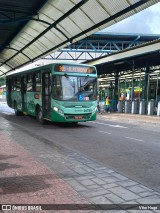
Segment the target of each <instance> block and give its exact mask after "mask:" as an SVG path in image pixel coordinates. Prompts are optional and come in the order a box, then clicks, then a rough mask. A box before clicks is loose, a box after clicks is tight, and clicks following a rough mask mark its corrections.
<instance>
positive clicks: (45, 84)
mask: <svg viewBox="0 0 160 213" xmlns="http://www.w3.org/2000/svg"><path fill="white" fill-rule="evenodd" d="M50 87H51V84H50V72H45V73H42V113H43V116H49V115H50V110H51V89H50Z"/></svg>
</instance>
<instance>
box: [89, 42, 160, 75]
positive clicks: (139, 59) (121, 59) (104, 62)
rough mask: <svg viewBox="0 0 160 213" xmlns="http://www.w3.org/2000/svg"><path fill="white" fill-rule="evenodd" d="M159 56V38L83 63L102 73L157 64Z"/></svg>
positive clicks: (159, 63)
mask: <svg viewBox="0 0 160 213" xmlns="http://www.w3.org/2000/svg"><path fill="white" fill-rule="evenodd" d="M159 58H160V39H157V40H154V41H151V42H147V43H145V44H141V45H139V46H136V47H132V48H128V49H125V50H122V51H119V52H116V53H113V54H110V55H108V56H104V57H101V58H98V59H94V60H90V61H87V62H85V63H87V64H90V65H94V66H96V67H97V69H98V74H99V75H102V74H111V73H113V72H116V71H118V72H119V71H122V70H123V71H127V70H133V69H141V68H143V67H146V66H159V65H160V61H159Z"/></svg>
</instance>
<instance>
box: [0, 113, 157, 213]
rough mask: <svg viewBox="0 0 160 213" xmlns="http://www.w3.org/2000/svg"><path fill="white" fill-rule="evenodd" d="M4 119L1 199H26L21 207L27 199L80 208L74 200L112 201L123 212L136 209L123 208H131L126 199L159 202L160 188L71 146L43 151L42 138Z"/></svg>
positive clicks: (20, 201)
mask: <svg viewBox="0 0 160 213" xmlns="http://www.w3.org/2000/svg"><path fill="white" fill-rule="evenodd" d="M107 116H108V115H107ZM0 122H1V131H0V138H1V140H0V147H1V149H0V171H1V173H0V203H1V204H13V205H15V204H22V206H23V208H24V206H25V204H27V205H29V204H30V205H36V206H37V205H39V206H38V207H37V208H41V205H42V204H71V205H72V204H73V205H72V206H71V208H73V209H74V208H75V207H76V206H74V205H75V204H82V206H81V207H83V206H84V204H92V205H90V206H89V207H90V208H92V209H93V208H94V207H95V206H94V205H93V204H107V206H106V208H109V207H112V206H110V204H111V205H116V208H118V207H119V210H120V209H121V211H116V210H112V211H110V213H112V212H118V213H122V212H136V210H134V211H132V210H125V211H124V210H123V208H126V207H127V206H126V205H124V204H131V205H132V206H133V205H134V204H135V205H136V206H133V207H134V208H135V207H137V205H138V206H139V205H140V204H146V205H148V204H149V205H153V206H156V204H159V203H160V193H157V192H155V191H153V190H152V189H150V188H148V187H146V186H144V185H142V184H139V183H137V182H135V181H132V180H131V179H129V178H127V177H125V176H123V175H121V174H119V173H117V172H115V171H113V170H110V169H109V168H106V167H104V166H102V165H101V164H99V163H97V162H95V161H93V160H91V159H89V158H87V157H85V156H82V155H80V154H78V153H76V152H74V151H72V150H69V149H67V148H64V147H61V146H57V145H54V146H53V147H52V149H47V150H46V149H45V150H44V149H43V147H42V146H41V143H40V141H39V140H38V139H35V138H33V137H32V136H31V135H28V134H27V133H25V132H23V131H21V130H19V129H17V128H16V127H14V126H13V125H11V124H10V123H9V121H7V120H5V119H3V118H1V117H0ZM24 138H25V139H26V138H27V141H28V142H30V143H32V146H33V145H34V147H35V149H34V151H33V150H32V147H31V149H30V150H29V149H27V148H26V147H25V146H22V145H21V141H23V140H24ZM33 143H34V144H33ZM22 144H23V143H22ZM35 150H36V151H35ZM48 165H52V166H51V167H49V166H48ZM108 204H109V205H108ZM154 204H155V205H154ZM117 205H118V207H117ZM131 205H129V206H130V207H131ZM59 207H63V205H62V206H59ZM67 207H69V206H67ZM14 208H15V209H16V208H18V207H14ZM19 208H22V207H19ZM137 208H138V207H137ZM42 209H43V208H42ZM2 212H3V211H2ZM4 212H12V211H4ZM13 212H26V211H22V210H20V211H16V210H14V211H13ZM28 212H35V211H28ZM37 212H40V211H37ZM41 212H64V213H66V212H78V213H79V212H99V211H95V210H83V211H82V210H74V211H70V210H68V211H67V210H61V211H52V210H50V211H45V210H43V211H41ZM103 212H108V211H103ZM137 212H138V213H139V212H141V211H137ZM143 212H144V211H143ZM145 212H158V211H152V210H146V211H145Z"/></svg>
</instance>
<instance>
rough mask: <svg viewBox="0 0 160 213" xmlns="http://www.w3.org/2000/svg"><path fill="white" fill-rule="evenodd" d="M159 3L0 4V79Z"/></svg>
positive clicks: (75, 0)
mask: <svg viewBox="0 0 160 213" xmlns="http://www.w3.org/2000/svg"><path fill="white" fill-rule="evenodd" d="M158 2H159V0H119V1H117V0H112V1H110V0H48V1H47V0H46V1H45V0H30V1H29V0H23V1H20V0H16V1H13V0H5V1H4V0H0V32H1V35H0V76H3V75H5V74H6V73H8V72H10V71H12V70H14V69H16V68H20V67H21V66H23V65H26V64H28V63H30V62H33V61H35V60H37V59H39V58H41V57H42V56H46V55H49V54H50V53H52V52H55V51H57V50H59V49H62V48H64V47H66V46H67V45H69V44H70V43H75V42H77V41H78V40H81V39H83V38H85V37H87V36H89V35H91V34H93V33H95V32H97V31H100V30H102V29H104V28H106V27H108V26H110V25H112V24H114V23H116V22H119V21H121V20H123V19H125V18H127V17H129V16H131V15H133V14H135V13H138V12H139V11H141V10H143V9H145V8H147V7H149V6H151V5H153V4H155V3H158Z"/></svg>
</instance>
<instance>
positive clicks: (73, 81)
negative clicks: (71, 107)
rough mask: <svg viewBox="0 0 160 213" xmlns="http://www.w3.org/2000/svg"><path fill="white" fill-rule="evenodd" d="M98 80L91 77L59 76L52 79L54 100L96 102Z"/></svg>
mask: <svg viewBox="0 0 160 213" xmlns="http://www.w3.org/2000/svg"><path fill="white" fill-rule="evenodd" d="M96 94H97V78H94V77H89V76H83V77H82V76H81V77H79V76H68V75H63V76H58V75H54V76H53V79H52V98H53V99H56V100H61V101H95V100H96V98H97V95H96Z"/></svg>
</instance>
